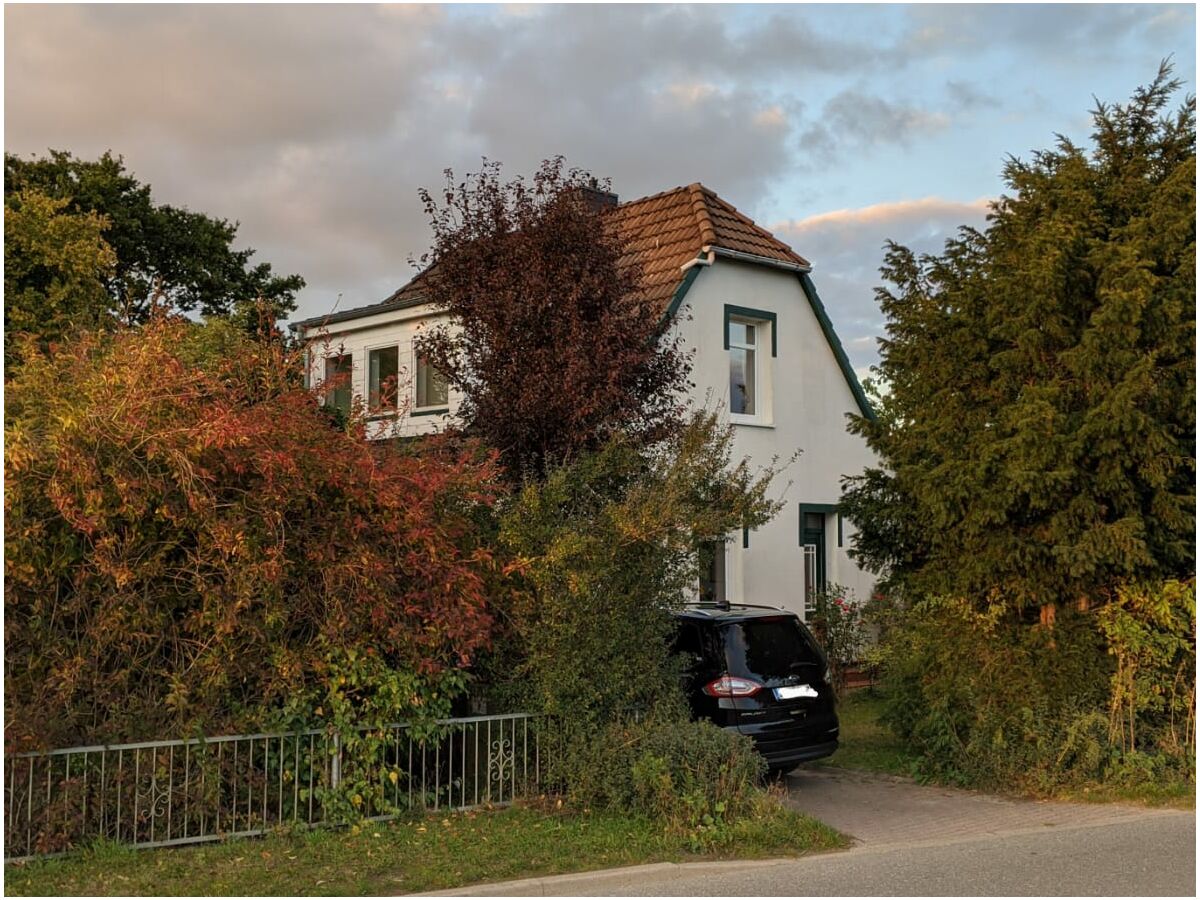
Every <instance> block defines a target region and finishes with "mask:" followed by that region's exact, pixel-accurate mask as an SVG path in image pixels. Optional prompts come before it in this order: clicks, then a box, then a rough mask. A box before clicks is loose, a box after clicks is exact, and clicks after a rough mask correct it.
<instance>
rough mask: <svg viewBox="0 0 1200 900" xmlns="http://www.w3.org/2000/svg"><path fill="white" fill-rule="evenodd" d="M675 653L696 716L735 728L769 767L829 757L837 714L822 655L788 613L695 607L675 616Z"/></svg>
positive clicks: (835, 741) (780, 767)
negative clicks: (682, 665)
mask: <svg viewBox="0 0 1200 900" xmlns="http://www.w3.org/2000/svg"><path fill="white" fill-rule="evenodd" d="M676 619H677V622H678V631H677V633H676V640H675V651H676V652H677V653H680V654H682V655H683V657H684V691H685V693H686V694H687V698H688V702H689V703H690V704H691V707H692V714H693V715H694V716H695V717H696V718H704V719H709V720H711V721H712V722H715V723H716V724H717V725H719V726H721V727H722V728H726V729H729V730H731V731H737V732H739V733H741V734H744V735H746V736H748V737H749V738H750V739H751V740H753V741H754V746H755V748H756V749H757V750H758V752H759V753H761V754H762V755H763V757H765V758H766V760H767V764H768V765H769V766H770V767H771V768H772V769H774V770H777V771H787V770H789V769H792V768H794V767H795V766H796V765H797V764H798V763H801V762H805V761H807V760H813V759H820V758H821V757H824V756H829V755H830V754H831V753H833V752H834V751H835V750H836V749H837V747H838V718H837V709H836V702H835V697H834V692H833V688H832V686H831V684H830V681H829V674H828V672H829V668H828V664H827V662H826V658H825V654H824V653H823V652H822V650H821V648H820V646H819V645H818V644H817V642H816V640H815V639H814V638H813V636H812V633H811V632H810V631H809V630H808V628H807V627H805V625H804V623H803V622H801V621H800V619H799V617H798V616H796V615H795V614H794V613H790V612H788V611H786V610H783V609H775V608H770V607H762V606H739V605H728V606H727V605H709V604H702V605H695V606H689V607H687V608H686V609H685V610H684V611H682V612H679V613H677V614H676Z"/></svg>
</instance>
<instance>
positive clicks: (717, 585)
mask: <svg viewBox="0 0 1200 900" xmlns="http://www.w3.org/2000/svg"><path fill="white" fill-rule="evenodd" d="M699 557H700V560H699V561H700V602H701V603H726V602H728V599H729V595H728V593H727V591H726V588H725V571H726V560H725V557H726V549H725V541H723V540H713V541H704V542H702V543H701V544H700V552H699Z"/></svg>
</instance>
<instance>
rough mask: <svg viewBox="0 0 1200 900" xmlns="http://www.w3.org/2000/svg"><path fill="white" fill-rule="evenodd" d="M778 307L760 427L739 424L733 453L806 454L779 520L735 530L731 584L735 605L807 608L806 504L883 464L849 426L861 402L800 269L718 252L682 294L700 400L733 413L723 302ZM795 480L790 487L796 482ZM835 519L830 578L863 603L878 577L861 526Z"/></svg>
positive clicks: (760, 457) (766, 359) (830, 500)
mask: <svg viewBox="0 0 1200 900" xmlns="http://www.w3.org/2000/svg"><path fill="white" fill-rule="evenodd" d="M726 304H729V305H732V306H740V307H746V308H750V309H755V310H761V311H762V312H766V313H774V314H775V316H776V327H777V328H778V333H777V334H776V335H775V338H776V346H777V355H776V356H774V357H772V356H771V347H770V342H769V341H768V340H766V339H765V338H766V336H765V335H762V336H761V337H760V340H759V342H758V343H759V347H758V350H757V355H758V357H759V360H758V372H759V377H760V380H761V381H765V382H766V384H763V385H760V387H759V394H758V398H757V400H758V401H759V402H762V401H764V400H765V401H766V402H765V404H764V405H765V406H766V407H767V409H765V410H763V412H765V413H766V415H764V416H761V418H763V419H764V420H765V421H763V423H762V424H756V425H750V424H735V425H734V430H735V438H734V453H735V455H736V456H739V457H740V456H748V457H750V458H751V459H752V460H753V461H754V462H756V463H757V464H759V465H764V466H765V465H767V464H769V463H770V462H771V459H772V457H774V456H778V457H779V458H780V459H781V460H786V459H787V458H788V457H790V456H791V455H792V454H793V453H794V452H795V451H796V450H797V449H799V450H800V451H801V454H800V457H799V458H798V459H797V460H796V461H795V462H793V463H792V464H791V465H790V466H789V467H788V468H787V469H786V470H785V471H784V472H782V473H781V474H780V475H779V476H778V477H777V478H776V481H775V483H774V485H773V487H772V494H773V495H774V496H775V497H776V498H781V499H784V500H785V506H784V508H783V509H782V510H781V511H780V512H779V514H778V515H777V516H776V517H775V519H774V520H772V521H771V522H769V523H768V524H767V525H765V526H763V527H762V528H760V529H758V530H757V531H752V532H751V533H750V536H749V544H750V546H749V547H748V548H743V546H742V535H741V533H740V532H739V533H736V534H733V535H730V536H729V541H728V543H727V547H728V556H727V564H726V591H727V596H728V598H729V600H730V601H731V602H734V603H737V602H744V603H760V604H764V605H769V606H785V607H787V608H788V609H790V610H793V611H794V612H796V613H798V614H800V615H803V611H804V596H803V593H804V589H803V585H804V555H803V550H802V548H801V546H800V504H802V503H803V504H835V503H837V502H838V499H839V498H840V496H841V478H842V476H843V475H853V474H858V473H860V472H861V471H862V470H863V469H864V468H866V467H867V466H870V465H873V464H874V463H875V460H874V457H873V454H872V453H871V451H870V450H869V449H868V448H867V446H866V443H865V442H864V441H863V440H862V439H861V438H860V437H858V436H856V435H852V434H850V433H849V432H847V430H846V413H850V412H854V413H857V412H858V404H857V402H856V401H855V398H854V394H853V393H852V392H851V390H850V386H849V385H848V384H847V383H846V379H845V377H844V376H843V375H842V371H841V369H840V368H839V366H838V363H837V359H836V357H835V356H834V353H833V350H832V348H831V347H830V346H829V343H828V342H827V341H826V340H825V335H824V333H823V332H822V331H821V325H820V323H819V321H818V320H817V316H816V314H815V313H814V312H813V309H812V307H811V306H810V304H809V302H808V299H807V297H806V296H805V294H804V290H803V288H802V287H801V284H800V280H799V278H798V276H797V275H796V274H795V273H792V272H787V271H783V270H780V269H772V268H767V267H764V266H759V265H751V264H746V263H740V262H735V261H731V260H725V259H721V258H720V257H718V258H717V260H716V262H714V263H713V265H712V266H709V267H705V268H703V269H702V270H701V272H700V274H699V276H698V277H697V278H696V280H695V281H694V282H693V283H692V286H691V289H690V290H689V291H688V293H687V295H686V297H685V298H684V302H683V307H682V308H681V309H680V313H679V316H678V318H677V326H676V327H677V328H678V329H679V331H680V333H681V334H682V336H683V337H684V340H685V342H686V344H687V345H688V346H689V347H691V348H694V350H695V356H694V357H693V368H692V381H694V382H695V383H696V391H695V397H694V402H696V403H697V404H704V403H705V402H706V400H707V398H709V397H710V392H711V398H712V400H711V401H709V402H712V401H716V402H719V403H720V404H721V407H722V409H723V410H724V411H725V417H726V418H728V409H729V351H728V350H726V349H725V335H724V329H725V305H726ZM789 482H790V484H789ZM837 530H838V523H837V516H836V515H835V514H829V515H826V517H825V547H826V580H827V581H828V582H829V583H831V584H843V585H845V586H847V587H848V588H850V589H852V590H853V591H854V594H855V597H856V598H857V599H858V600H860V601H862V600H866V599H867V598H868V597H869V596H870V591H871V589H872V587H873V585H874V578H873V576H872V575H871V574H870V573H869V572H864V571H862V570H861V569H859V568H858V566H856V565H855V564H854V562H853V561H852V560H851V559H850V557H849V554H848V551H849V549H850V538H851V535H852V534H853V526H852V525H851V523H850V522H849V520H844V522H843V535H842V537H843V540H842V546H841V547H839V546H838V541H837Z"/></svg>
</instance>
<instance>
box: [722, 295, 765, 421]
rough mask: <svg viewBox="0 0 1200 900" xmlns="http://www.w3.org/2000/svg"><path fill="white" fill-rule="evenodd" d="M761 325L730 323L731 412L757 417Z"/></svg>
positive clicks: (736, 321)
mask: <svg viewBox="0 0 1200 900" xmlns="http://www.w3.org/2000/svg"><path fill="white" fill-rule="evenodd" d="M758 331H759V326H758V325H757V323H754V322H747V321H744V320H741V319H730V320H729V411H730V412H731V413H733V414H735V415H739V416H753V415H756V414H757V413H756V403H755V401H756V393H757V384H758V380H759V379H758V346H757V343H756V342H757V338H758V334H757V332H758Z"/></svg>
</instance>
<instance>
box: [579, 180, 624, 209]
mask: <svg viewBox="0 0 1200 900" xmlns="http://www.w3.org/2000/svg"><path fill="white" fill-rule="evenodd" d="M580 190H581V191H582V193H583V202H584V203H586V204H587V205H588V208H589V209H591V210H592V212H600V211H601V210H605V209H611V208H612V207H614V206H616V205H617V202H618V198H617V195H616V194H614V193H613V192H612V191H605V190H601V188H600V183H599V182H598V181H597V180H596V179H595V178H593V179H592V180H591V182H590V183H589V184H588V185H587V186H586V187H583V188H581V189H580Z"/></svg>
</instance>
